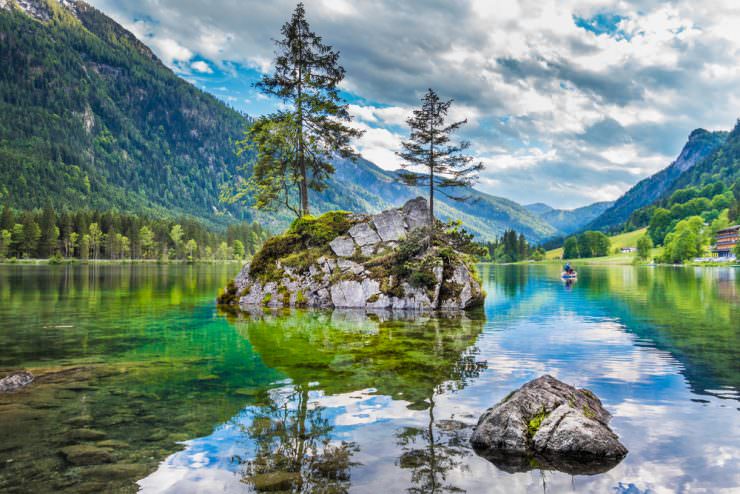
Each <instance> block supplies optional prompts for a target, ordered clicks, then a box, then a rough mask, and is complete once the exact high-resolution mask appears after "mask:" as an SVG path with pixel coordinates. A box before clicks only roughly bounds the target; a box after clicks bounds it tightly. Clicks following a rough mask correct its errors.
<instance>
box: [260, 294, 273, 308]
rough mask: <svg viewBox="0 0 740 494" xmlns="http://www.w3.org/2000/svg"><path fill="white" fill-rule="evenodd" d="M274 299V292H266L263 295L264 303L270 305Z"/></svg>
mask: <svg viewBox="0 0 740 494" xmlns="http://www.w3.org/2000/svg"><path fill="white" fill-rule="evenodd" d="M271 301H272V293H265V296H264V297H262V305H269V304H270V302H271Z"/></svg>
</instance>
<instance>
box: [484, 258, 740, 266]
mask: <svg viewBox="0 0 740 494" xmlns="http://www.w3.org/2000/svg"><path fill="white" fill-rule="evenodd" d="M565 262H569V263H570V264H571V265H573V266H574V267H576V268H577V267H578V266H660V267H671V268H676V267H678V268H681V267H708V268H709V267H724V268H738V267H740V263H738V262H693V261H688V262H685V263H683V264H667V263H659V262H650V261H636V260H635V258H634V257H627V256H609V257H590V258H583V259H544V260H542V261H532V260H529V261H518V262H507V263H503V262H502V263H497V262H492V261H484V262H481V263H480V264H497V265H500V266H506V265H529V264H533V265H541V266H562V265H563V263H565Z"/></svg>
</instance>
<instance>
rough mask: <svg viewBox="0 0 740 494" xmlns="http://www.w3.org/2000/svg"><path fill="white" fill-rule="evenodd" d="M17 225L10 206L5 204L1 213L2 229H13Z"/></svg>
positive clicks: (0, 227) (0, 223)
mask: <svg viewBox="0 0 740 494" xmlns="http://www.w3.org/2000/svg"><path fill="white" fill-rule="evenodd" d="M13 226H15V217H14V215H13V211H12V210H11V209H10V206H8V205H7V204H6V205H5V206H3V214H2V215H0V229H3V230H8V231H12V230H13Z"/></svg>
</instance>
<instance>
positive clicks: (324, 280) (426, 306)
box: [219, 197, 484, 311]
mask: <svg viewBox="0 0 740 494" xmlns="http://www.w3.org/2000/svg"><path fill="white" fill-rule="evenodd" d="M428 218H429V209H428V206H427V202H426V200H425V199H424V198H422V197H419V198H416V199H413V200H411V201H409V202H407V203H406V204H405V205H403V206H402V207H401V208H397V209H389V210H386V211H383V212H381V213H378V214H374V215H368V214H355V213H348V212H343V211H333V212H329V213H325V214H323V215H322V216H319V217H311V216H304V217H302V218H299V219H297V220H295V221H294V222H293V224H292V225H291V227H290V228H289V229H288V230H287V231H286V232H285V233H283V234H281V235H277V236H275V237H273V238H271V239H269V240H268V241H267V242H266V243H265V244H264V245H263V247H262V249H261V250H260V251H259V252H257V254H255V256H254V257H253V258H252V261H251V262H250V263H248V264H246V265H245V266H244V268H243V269H242V270H241V272H240V273H239V275H238V276H237V277H236V279H235V280H234V281H233V282H231V283H230V284H229V285H228V286H227V287H226V289H225V290H224V291H223V292H222V293H221V294H220V296H219V303H220V304H222V305H231V306H239V307H241V308H244V309H249V308H254V307H269V308H282V307H315V308H361V309H373V310H384V309H385V310H388V309H390V310H418V311H435V310H465V309H470V308H472V307H476V306H479V305H481V304H482V303H483V298H484V293H483V290H482V288H481V283H480V280H478V278H477V275H476V273H475V269H474V267H473V258H472V256H471V255H470V253H471V252H472V250H471V249H474V247H473V243H472V242H471V238H470V236H469V235H468V234H467V233H465V232H464V231H462V230H459V229H456V228H454V227H453V228H445V227H442V225H441V224H440V229H439V231H438V232H437V231H436V230H435V235H434V242H432V245H431V246H430V243H429V235H428V228H427V227H426V225H427V221H428Z"/></svg>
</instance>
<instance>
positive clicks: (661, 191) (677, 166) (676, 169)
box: [584, 128, 728, 230]
mask: <svg viewBox="0 0 740 494" xmlns="http://www.w3.org/2000/svg"><path fill="white" fill-rule="evenodd" d="M727 135H728V133H727V132H725V131H714V132H710V131H707V130H705V129H701V128H699V129H695V130H693V131H692V132H691V133H690V134H689V137H688V140H687V142H686V144H685V145H684V146H683V148H682V149H681V152H680V153H679V155H678V157H677V158H676V159H675V160H674V161H673V162H671V164H670V165H668V166H667V167H666V168H663V169H662V170H660V171H658V172H657V173H655V174H653V175H651V176H649V177H647V178H645V179H643V180H641V181H639V182H638V183H637V184H635V185H634V186H632V187H631V188H630V189H629V190H628V191H627V192H625V193H624V194H623V195H622V196H621V197H620V198H619V199H617V200H616V201H615V202H614V204H613V205H612V206H610V207H609V208H607V209H606V210H605V211H604V212H603V213H601V214H600V215H599V216H598V217H596V218H595V219H594V220H592V221H591V222H589V223H588V224H587V225H585V227H584V229H586V230H614V229H616V228H618V227H619V226H620V225H622V224H623V223H624V222H625V221H627V220H628V219H629V217H630V215H631V214H632V213H633V212H634V211H636V210H638V209H640V208H642V207H645V206H648V205H650V204H652V203H654V202H656V201H657V200H659V199H660V198H661V197H663V196H664V195H665V194H666V193H667V191H669V190H671V188H672V186H673V185H674V184H675V183H676V181H677V180H678V179H679V177H680V176H681V175H683V174H684V173H686V172H687V171H689V170H690V169H691V168H693V167H694V166H696V165H697V164H698V163H700V162H702V160H704V159H705V158H706V157H708V156H709V155H710V154H711V153H712V152H713V151H714V150H715V149H717V148H718V147H719V146H720V145H721V144H722V143H723V142H724V141H725V139H726V138H727Z"/></svg>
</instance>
